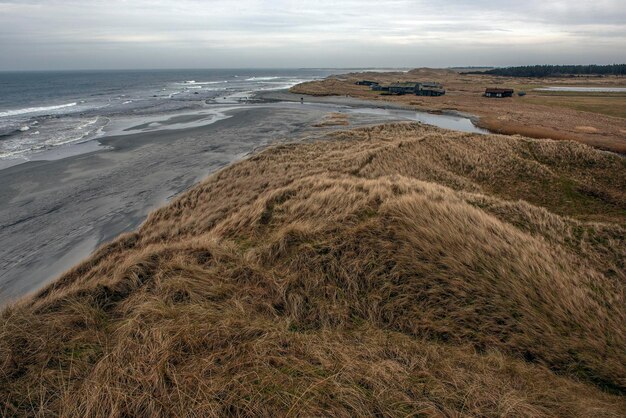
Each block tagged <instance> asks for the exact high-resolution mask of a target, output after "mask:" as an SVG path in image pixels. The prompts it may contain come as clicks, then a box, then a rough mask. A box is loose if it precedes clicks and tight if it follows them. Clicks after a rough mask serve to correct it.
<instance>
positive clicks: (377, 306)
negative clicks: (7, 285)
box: [0, 124, 626, 417]
mask: <svg viewBox="0 0 626 418" xmlns="http://www.w3.org/2000/svg"><path fill="white" fill-rule="evenodd" d="M624 167H625V166H624V158H623V157H620V156H617V155H614V154H610V153H604V152H600V151H597V150H594V149H592V148H590V147H587V146H584V145H581V144H578V143H574V142H567V141H561V142H555V141H549V140H532V139H528V138H521V137H503V136H479V135H469V134H462V133H453V132H448V131H443V130H439V129H436V128H426V127H423V126H420V125H416V124H394V125H384V126H379V127H373V128H365V129H359V130H355V131H348V132H343V133H337V134H333V135H331V137H330V138H329V139H327V140H325V141H317V142H312V143H307V144H294V145H282V146H276V147H273V148H271V149H268V150H266V151H264V152H262V153H260V154H258V155H256V156H254V157H252V158H250V159H248V160H246V161H243V162H240V163H238V164H235V165H233V166H231V167H229V168H226V169H224V170H222V171H220V172H218V173H216V174H214V175H212V176H211V177H209V178H208V179H207V180H206V181H204V182H203V183H201V184H199V185H198V186H196V187H195V188H193V189H192V190H190V191H189V192H187V193H185V194H184V195H182V196H181V197H179V198H178V199H176V200H175V201H173V202H172V203H171V204H169V205H168V206H166V207H164V208H162V209H159V210H157V211H156V212H154V213H153V214H151V216H150V217H149V219H148V220H147V221H146V222H145V223H144V225H143V226H142V227H141V228H140V229H139V230H138V231H137V232H135V233H131V234H126V235H124V236H121V237H120V238H118V239H117V240H116V241H114V242H113V243H111V244H109V245H106V246H104V247H102V248H100V249H99V250H98V251H97V252H96V253H95V254H93V256H92V257H90V258H89V259H88V260H86V261H85V262H83V263H82V264H80V265H78V266H76V267H75V268H74V269H73V270H71V271H69V272H68V273H66V274H65V275H64V276H63V277H61V278H60V279H59V280H58V281H56V282H55V283H53V284H52V285H50V286H49V287H47V288H46V289H44V290H43V291H42V292H40V294H38V295H36V296H35V297H33V298H30V299H26V300H24V301H22V302H20V303H19V304H16V305H15V306H12V307H10V308H8V309H6V310H5V311H4V312H3V313H2V315H1V316H0V321H1V323H2V325H1V328H0V365H1V366H2V367H1V370H2V372H1V374H0V405H1V407H2V410H0V414H2V415H32V416H44V415H45V416H57V415H60V416H116V417H122V416H225V415H242V416H320V415H324V416H370V415H378V416H414V415H424V416H494V417H495V416H580V417H587V416H607V417H619V416H623V413H624V411H625V410H626V401H625V399H624V396H623V395H624V392H625V391H626V350H625V347H626V325H625V324H626V308H625V306H626V304H625V303H624V302H625V300H624V296H625V294H624V283H625V280H626V272H625V266H624V260H625V258H626V257H625V256H626V254H625V248H626V243H625V242H624V241H625V239H626V238H625V237H626V234H625V230H624V228H623V225H624V223H625V220H626V211H625V209H626V199H625V198H624V197H625V196H624V193H625V190H626V178H625V176H624ZM588 219H594V220H602V221H605V222H603V223H594V222H587V221H586V220H588Z"/></svg>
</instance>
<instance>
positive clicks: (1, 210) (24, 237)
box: [0, 91, 415, 305]
mask: <svg viewBox="0 0 626 418" xmlns="http://www.w3.org/2000/svg"><path fill="white" fill-rule="evenodd" d="M281 93H282V94H283V95H284V94H285V93H284V92H276V91H274V92H262V93H261V94H260V95H259V96H260V98H261V99H262V100H264V101H265V102H266V103H264V104H262V105H259V106H241V107H238V108H237V109H233V110H231V111H229V112H228V114H229V117H227V118H224V119H220V120H217V121H214V122H213V123H210V124H205V125H202V126H197V127H194V128H188V129H172V130H168V129H163V130H159V131H151V132H140V133H128V134H126V135H118V136H111V137H104V138H99V139H96V140H92V141H91V142H86V143H81V144H78V145H75V146H78V147H86V148H87V149H89V147H91V146H93V145H94V144H97V146H96V148H95V149H93V148H92V149H89V151H88V152H85V153H77V154H72V153H71V152H70V153H69V155H63V152H64V151H67V150H70V151H71V150H72V146H68V147H67V150H61V149H55V150H52V152H56V153H58V154H59V158H56V159H52V160H36V161H26V162H24V163H22V164H17V165H13V166H11V167H7V168H4V169H0V184H1V185H2V186H0V202H2V204H0V240H1V241H2V242H6V243H9V245H5V246H3V248H1V249H0V305H5V304H7V303H9V302H11V301H15V300H17V299H19V298H21V297H23V296H25V295H27V294H30V293H33V292H35V291H37V290H38V289H40V288H41V287H42V286H44V285H45V284H47V283H49V282H50V281H52V280H53V279H55V278H56V277H58V276H59V275H60V274H62V273H63V272H65V271H66V270H67V269H69V268H71V267H73V266H74V265H75V264H76V263H77V262H78V261H80V260H81V259H83V258H85V256H87V255H89V254H90V253H91V252H92V251H93V250H94V249H95V248H97V247H99V246H100V245H102V244H103V243H105V242H108V241H110V240H111V239H113V238H115V237H117V236H118V235H119V234H121V233H124V232H128V231H132V230H134V229H135V228H137V227H139V226H140V225H141V224H142V222H143V221H144V220H145V218H146V216H147V215H148V214H149V213H150V212H151V211H152V210H154V209H157V208H159V207H161V206H163V204H165V203H166V202H167V201H168V200H169V199H171V198H172V197H174V196H177V195H178V194H180V193H182V192H184V191H185V190H187V189H188V188H189V187H192V186H193V185H195V184H197V183H198V182H199V181H201V180H203V179H205V178H206V176H207V175H209V174H211V173H213V172H215V171H217V170H219V169H221V168H223V167H225V166H227V165H229V164H232V163H234V162H236V161H240V160H242V159H245V158H246V157H248V156H250V155H252V154H254V153H257V152H259V151H260V150H262V149H264V148H266V147H267V146H268V145H271V144H275V143H281V142H284V141H288V142H294V141H295V142H298V141H303V140H307V139H310V138H323V137H324V136H325V135H326V134H327V133H329V132H331V131H335V130H345V129H351V128H355V127H362V126H369V125H376V124H380V123H385V122H399V121H403V120H404V121H410V120H414V119H412V117H414V116H415V115H414V113H415V111H414V110H411V111H410V112H406V109H400V108H398V107H396V106H393V105H391V106H389V107H388V108H387V109H384V110H385V111H384V112H378V111H376V109H378V108H380V106H377V108H376V109H374V111H370V110H371V109H364V108H362V106H363V105H364V104H363V103H361V102H359V101H352V100H348V101H345V100H344V101H341V102H334V103H331V102H328V101H324V100H311V101H310V102H307V103H306V105H305V106H304V107H301V106H300V105H299V104H297V105H296V104H295V103H293V96H291V99H292V100H291V101H290V102H289V103H285V100H282V99H284V98H285V96H283V95H281ZM287 94H288V95H289V93H287ZM277 98H278V99H280V101H281V102H283V103H282V104H281V103H273V104H272V103H271V101H272V100H274V99H277ZM298 101H299V99H298ZM359 106H361V107H359ZM231 107H232V106H231ZM337 111H339V112H343V113H344V114H345V117H346V121H347V122H346V123H347V125H344V124H338V125H333V124H331V125H320V122H322V121H324V120H325V118H326V117H327V116H328V115H330V114H332V113H333V112H337ZM403 112H406V113H403ZM171 116H172V115H168V116H167V117H171ZM174 121H180V119H176V118H174ZM85 144H86V145H85Z"/></svg>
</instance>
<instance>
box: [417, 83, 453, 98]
mask: <svg viewBox="0 0 626 418" xmlns="http://www.w3.org/2000/svg"><path fill="white" fill-rule="evenodd" d="M415 94H417V95H418V96H443V95H444V94H446V91H445V90H444V89H443V86H442V85H441V84H439V83H419V87H418V89H417V91H416V92H415Z"/></svg>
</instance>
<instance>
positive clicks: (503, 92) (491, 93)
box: [485, 89, 515, 98]
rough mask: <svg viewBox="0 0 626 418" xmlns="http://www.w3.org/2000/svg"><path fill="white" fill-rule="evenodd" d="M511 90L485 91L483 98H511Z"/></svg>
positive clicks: (512, 91)
mask: <svg viewBox="0 0 626 418" xmlns="http://www.w3.org/2000/svg"><path fill="white" fill-rule="evenodd" d="M513 93H515V91H514V90H513V89H486V90H485V97H498V98H501V97H513Z"/></svg>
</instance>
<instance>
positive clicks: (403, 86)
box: [389, 82, 420, 94]
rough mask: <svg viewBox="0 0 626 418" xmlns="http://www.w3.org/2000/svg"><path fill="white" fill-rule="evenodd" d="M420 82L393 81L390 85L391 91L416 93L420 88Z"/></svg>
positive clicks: (393, 92) (395, 92)
mask: <svg viewBox="0 0 626 418" xmlns="http://www.w3.org/2000/svg"><path fill="white" fill-rule="evenodd" d="M419 86H420V83H415V82H405V83H393V84H391V85H389V93H391V94H415V93H417V91H418V90H419Z"/></svg>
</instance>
